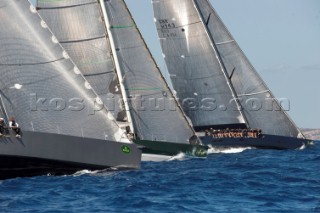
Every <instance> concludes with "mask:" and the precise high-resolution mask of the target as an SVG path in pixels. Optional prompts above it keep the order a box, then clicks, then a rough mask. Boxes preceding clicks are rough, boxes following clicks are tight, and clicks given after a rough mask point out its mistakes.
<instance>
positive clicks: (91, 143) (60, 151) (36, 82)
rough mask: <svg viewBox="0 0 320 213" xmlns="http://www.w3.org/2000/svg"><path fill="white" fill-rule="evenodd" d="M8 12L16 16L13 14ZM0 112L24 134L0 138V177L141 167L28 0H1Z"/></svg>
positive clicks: (136, 153)
mask: <svg viewBox="0 0 320 213" xmlns="http://www.w3.org/2000/svg"><path fill="white" fill-rule="evenodd" d="M13 14H14V15H13ZM0 20H1V22H0V31H1V33H0V44H1V45H0V76H1V77H0V117H2V118H4V120H5V122H6V125H8V120H9V118H10V117H11V116H15V118H16V120H17V122H18V123H19V125H20V127H21V130H22V134H21V138H16V137H15V135H14V134H13V132H11V130H10V131H9V133H8V134H6V135H5V136H1V137H0V179H5V178H12V177H21V176H34V175H46V174H49V173H50V174H51V175H60V174H70V173H74V172H76V171H79V170H82V169H91V170H95V169H99V170H100V169H107V168H110V167H112V168H118V169H139V168H140V162H141V150H140V149H138V148H137V146H136V145H135V144H133V143H131V142H130V141H129V139H128V138H127V137H126V134H124V131H123V130H122V129H121V128H120V127H119V125H118V124H117V123H116V122H115V119H114V118H113V116H112V115H111V113H110V112H109V111H108V110H107V109H106V108H101V109H100V110H97V104H96V102H99V96H98V95H97V94H96V93H95V92H94V91H93V90H92V88H91V86H90V84H89V83H88V81H87V80H86V79H85V78H84V76H83V75H82V74H81V73H80V71H79V68H78V67H77V66H76V65H75V64H74V63H73V62H72V60H71V59H70V57H69V55H68V54H67V52H66V51H65V50H64V49H63V48H62V46H61V45H60V44H59V42H58V40H57V39H56V37H55V36H54V35H53V34H52V32H51V31H50V30H49V28H48V26H47V25H46V23H45V22H44V21H43V20H42V19H41V17H40V16H39V14H38V13H37V11H36V8H35V7H34V6H33V5H32V4H31V3H30V2H29V1H28V0H2V1H0Z"/></svg>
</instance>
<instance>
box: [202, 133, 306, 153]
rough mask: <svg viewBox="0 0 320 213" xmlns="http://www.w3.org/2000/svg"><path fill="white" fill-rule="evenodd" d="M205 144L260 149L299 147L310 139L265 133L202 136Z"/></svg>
mask: <svg viewBox="0 0 320 213" xmlns="http://www.w3.org/2000/svg"><path fill="white" fill-rule="evenodd" d="M200 139H201V141H202V143H203V144H206V145H209V146H212V147H226V148H227V147H255V148H260V149H280V150H281V149H299V148H301V147H302V146H303V145H307V144H308V143H309V142H310V140H305V139H298V138H292V137H283V136H276V135H263V136H262V137H261V138H212V137H210V136H205V137H200Z"/></svg>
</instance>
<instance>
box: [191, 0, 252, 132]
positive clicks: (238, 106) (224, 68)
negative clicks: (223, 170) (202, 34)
mask: <svg viewBox="0 0 320 213" xmlns="http://www.w3.org/2000/svg"><path fill="white" fill-rule="evenodd" d="M193 3H194V6H195V8H196V10H197V12H198V15H199V17H200V19H201V22H202V24H203V26H204V28H205V31H206V34H207V36H208V38H209V40H210V43H211V46H212V49H213V50H214V52H215V55H216V57H217V60H218V61H219V65H220V66H221V70H222V72H223V74H224V77H225V79H226V81H227V84H228V86H229V88H230V90H231V93H232V96H233V98H234V100H235V101H236V104H237V108H238V110H239V112H240V114H241V116H242V118H243V119H244V121H245V123H246V126H247V128H250V126H249V123H248V119H247V118H246V116H245V114H244V113H243V112H242V106H241V103H240V102H239V98H238V95H237V93H236V91H235V89H234V87H233V85H232V82H231V79H230V78H229V77H228V73H227V71H226V70H227V69H226V67H225V65H224V63H223V61H222V59H221V55H220V53H219V52H218V49H217V46H216V44H215V41H214V38H213V37H212V35H211V34H210V33H209V30H208V27H207V25H206V24H205V23H206V22H205V20H204V17H203V15H202V13H201V11H200V9H199V5H198V3H197V1H196V0H193Z"/></svg>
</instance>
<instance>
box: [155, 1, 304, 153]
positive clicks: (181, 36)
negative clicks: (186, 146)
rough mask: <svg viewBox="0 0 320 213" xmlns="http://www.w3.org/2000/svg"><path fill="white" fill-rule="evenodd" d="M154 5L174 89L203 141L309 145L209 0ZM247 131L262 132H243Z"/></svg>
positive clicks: (216, 144) (284, 146) (283, 146)
mask: <svg viewBox="0 0 320 213" xmlns="http://www.w3.org/2000/svg"><path fill="white" fill-rule="evenodd" d="M152 4H153V9H154V16H155V23H156V27H157V31H158V35H159V40H160V42H161V48H162V50H163V55H164V58H165V61H166V65H167V68H168V71H169V74H170V77H171V80H172V83H173V87H174V89H175V92H176V94H177V96H178V97H179V100H180V104H181V105H182V107H183V108H184V111H185V113H186V114H187V116H188V117H189V118H190V119H191V121H192V123H193V127H194V129H195V130H196V131H197V132H198V134H199V135H202V137H201V139H202V142H204V143H205V144H210V145H211V146H214V147H219V146H227V147H228V146H253V147H259V148H274V149H296V148H299V147H301V146H303V145H304V144H306V143H308V140H306V139H305V137H304V136H303V134H302V133H301V131H300V130H299V128H298V127H297V126H296V125H295V124H294V122H293V121H292V120H291V119H290V117H289V116H288V115H287V113H286V112H285V111H284V110H283V108H282V107H281V104H280V103H279V102H278V101H277V100H276V99H275V97H274V95H273V94H272V93H271V91H270V89H269V88H268V87H267V85H266V84H265V83H264V82H263V80H262V79H261V77H260V76H259V74H258V73H257V72H256V71H255V69H254V67H253V66H252V65H251V63H250V62H249V60H248V59H247V57H246V56H245V54H244V53H243V52H242V50H241V49H240V47H239V45H238V44H237V42H236V41H235V40H234V38H233V37H232V35H231V34H230V32H229V31H228V29H227V28H226V27H225V25H224V24H223V22H222V20H221V19H220V18H219V16H218V14H217V13H216V11H215V10H214V9H213V7H212V5H211V4H210V2H209V1H208V0H175V1H172V0H153V1H152ZM251 130H252V131H255V132H256V131H258V130H261V131H262V134H259V137H251V136H249V135H247V134H243V133H244V132H245V133H247V132H248V131H249V132H250V131H251ZM204 132H206V136H203V134H204ZM216 132H218V133H220V132H223V134H216ZM234 132H237V133H238V132H240V134H238V135H237V136H230V135H234V134H233V133H234ZM225 133H227V134H225ZM239 135H240V136H239Z"/></svg>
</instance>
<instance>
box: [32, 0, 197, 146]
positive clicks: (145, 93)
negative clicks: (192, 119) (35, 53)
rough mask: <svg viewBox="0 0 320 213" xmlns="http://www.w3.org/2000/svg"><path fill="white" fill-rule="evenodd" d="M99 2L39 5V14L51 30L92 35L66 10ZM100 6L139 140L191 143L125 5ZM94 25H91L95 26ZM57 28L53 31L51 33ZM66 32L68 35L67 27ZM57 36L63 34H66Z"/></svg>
mask: <svg viewBox="0 0 320 213" xmlns="http://www.w3.org/2000/svg"><path fill="white" fill-rule="evenodd" d="M97 3H98V1H93V0H91V1H84V0H82V1H81V2H78V1H77V2H75V1H68V2H57V1H54V2H51V1H50V2H48V1H41V0H39V1H38V6H39V8H40V13H41V14H42V15H43V16H45V17H47V18H46V20H47V23H48V25H49V26H50V25H53V26H59V25H60V24H61V25H70V26H72V28H79V29H82V30H86V31H88V32H91V30H92V27H91V26H88V25H84V26H82V25H81V24H80V23H79V21H78V20H74V19H72V20H68V17H69V15H68V13H67V12H63V11H64V10H70V12H71V10H76V8H78V9H79V8H82V10H83V13H85V11H86V8H85V7H88V5H87V4H89V5H91V4H97ZM82 4H85V5H82ZM100 5H101V7H102V12H105V14H104V16H107V17H105V18H104V21H106V26H107V29H106V33H107V35H106V37H107V38H108V39H107V45H108V47H109V49H108V52H109V55H110V57H111V58H112V59H113V60H114V62H115V64H116V65H117V66H115V67H114V69H115V73H117V76H118V77H119V83H121V84H122V85H121V91H122V95H123V96H126V97H127V98H128V102H127V103H128V106H129V107H130V115H131V117H132V123H133V126H134V130H135V133H136V135H137V136H138V137H139V138H140V139H144V140H158V141H164V142H165V141H167V142H178V143H186V144H188V143H189V139H190V138H191V137H192V136H193V135H194V131H193V129H192V127H191V125H190V124H189V123H188V121H187V119H186V117H185V115H184V113H183V112H182V110H181V108H180V107H179V104H178V103H177V102H176V100H175V99H174V96H173V94H172V92H171V90H170V89H169V87H168V85H167V84H166V82H165V80H164V77H163V76H162V74H161V72H160V70H159V68H158V66H157V65H156V63H155V61H154V59H153V57H152V55H151V53H150V52H149V50H148V48H147V46H146V44H145V42H144V40H143V38H142V36H141V34H140V32H139V30H138V29H137V27H136V24H135V23H134V20H133V18H132V16H131V14H130V12H129V10H128V8H127V6H126V4H125V2H124V1H123V0H110V1H105V2H102V4H100ZM103 7H104V8H103ZM48 8H49V9H48ZM96 10H98V9H96ZM103 10H105V11H103ZM99 11H100V9H99ZM53 13H54V14H53ZM83 13H82V14H83ZM58 15H59V19H58V20H57V19H56V18H55V17H56V16H58ZM101 17H102V16H101ZM84 18H86V16H84ZM76 19H80V20H81V17H76ZM95 22H98V20H95ZM50 23H51V24H50ZM95 24H96V23H93V24H92V25H93V26H95ZM98 24H99V23H98ZM100 24H101V23H100ZM55 28H56V27H53V29H55ZM63 30H64V31H68V29H67V27H65V28H64V29H63ZM59 34H62V32H60V33H59ZM111 38H112V39H111ZM104 39H105V38H104ZM110 42H112V44H111V43H110ZM110 50H111V51H110ZM80 53H81V52H80ZM80 53H78V54H80ZM110 53H111V54H110ZM74 60H75V59H74ZM105 69H106V68H105ZM102 70H103V68H102ZM106 77H108V76H106ZM106 82H108V81H106ZM93 87H94V84H93Z"/></svg>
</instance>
